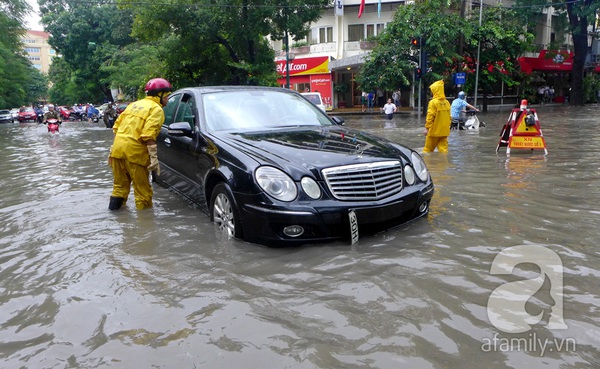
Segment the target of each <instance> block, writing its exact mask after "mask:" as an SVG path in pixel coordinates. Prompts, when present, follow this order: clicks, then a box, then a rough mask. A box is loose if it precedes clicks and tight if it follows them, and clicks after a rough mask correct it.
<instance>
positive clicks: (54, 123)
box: [44, 118, 62, 133]
mask: <svg viewBox="0 0 600 369" xmlns="http://www.w3.org/2000/svg"><path fill="white" fill-rule="evenodd" d="M44 124H47V125H48V132H50V133H58V127H59V126H60V125H61V124H62V122H61V121H60V120H58V119H56V118H50V119H48V120H46V121H45V122H44Z"/></svg>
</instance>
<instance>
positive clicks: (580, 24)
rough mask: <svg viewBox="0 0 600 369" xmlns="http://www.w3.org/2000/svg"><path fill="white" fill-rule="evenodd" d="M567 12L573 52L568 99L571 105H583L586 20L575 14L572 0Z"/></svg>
mask: <svg viewBox="0 0 600 369" xmlns="http://www.w3.org/2000/svg"><path fill="white" fill-rule="evenodd" d="M586 3H587V2H586ZM581 6H583V5H581ZM567 13H568V15H569V23H570V25H571V30H572V37H573V52H574V54H575V56H574V57H573V69H572V70H571V96H570V100H569V101H570V103H571V104H572V105H583V104H584V103H585V100H584V96H583V70H584V67H585V58H586V57H587V53H588V41H587V27H588V21H587V18H586V17H585V16H578V15H577V14H576V11H575V9H574V8H573V3H572V2H568V3H567Z"/></svg>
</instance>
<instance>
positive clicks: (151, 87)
mask: <svg viewBox="0 0 600 369" xmlns="http://www.w3.org/2000/svg"><path fill="white" fill-rule="evenodd" d="M145 90H146V95H148V96H158V93H159V92H171V91H172V90H173V87H172V86H171V83H169V81H167V80H166V79H164V78H153V79H151V80H149V81H148V83H146V88H145Z"/></svg>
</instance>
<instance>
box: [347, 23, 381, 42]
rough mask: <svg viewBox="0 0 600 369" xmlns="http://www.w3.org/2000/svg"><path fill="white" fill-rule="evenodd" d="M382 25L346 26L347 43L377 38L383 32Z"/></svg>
mask: <svg viewBox="0 0 600 369" xmlns="http://www.w3.org/2000/svg"><path fill="white" fill-rule="evenodd" d="M384 28H385V24H384V23H377V24H367V25H364V24H351V25H349V26H348V41H362V40H365V39H367V38H369V37H373V36H377V35H379V34H381V33H382V32H383V29H384Z"/></svg>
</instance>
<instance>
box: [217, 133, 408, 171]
mask: <svg viewBox="0 0 600 369" xmlns="http://www.w3.org/2000/svg"><path fill="white" fill-rule="evenodd" d="M229 138H230V139H232V140H233V144H234V146H235V149H237V150H239V151H241V152H244V153H245V154H246V155H248V156H250V157H252V158H254V159H255V160H256V161H257V162H258V163H259V164H271V165H274V166H279V167H282V168H285V169H287V172H288V173H290V174H291V175H292V176H294V177H296V178H298V177H297V176H296V175H295V174H298V175H299V176H301V175H302V173H305V172H306V170H307V169H309V170H311V171H312V172H313V173H314V174H315V175H316V176H317V177H320V175H319V173H320V170H321V169H323V168H328V167H332V166H340V165H350V164H359V163H370V162H376V161H385V160H399V159H400V158H404V160H405V161H408V155H410V151H411V150H410V149H408V148H407V147H403V146H401V145H398V144H395V143H392V142H390V141H387V140H385V139H382V138H379V137H375V136H372V135H370V134H367V133H364V132H361V131H357V130H353V129H349V128H346V127H341V126H331V127H317V128H315V127H300V128H290V129H286V130H276V131H262V132H252V133H238V134H232V135H231V137H229Z"/></svg>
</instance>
